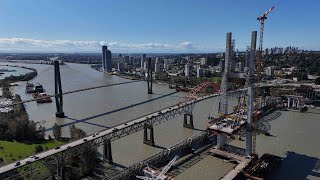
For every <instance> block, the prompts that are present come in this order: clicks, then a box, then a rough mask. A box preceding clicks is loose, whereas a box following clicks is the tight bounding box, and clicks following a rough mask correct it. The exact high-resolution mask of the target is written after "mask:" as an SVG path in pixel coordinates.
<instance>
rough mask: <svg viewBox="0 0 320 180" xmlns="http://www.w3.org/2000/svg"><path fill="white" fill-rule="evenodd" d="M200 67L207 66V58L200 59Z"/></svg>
mask: <svg viewBox="0 0 320 180" xmlns="http://www.w3.org/2000/svg"><path fill="white" fill-rule="evenodd" d="M200 65H202V66H206V65H207V58H205V57H203V58H200Z"/></svg>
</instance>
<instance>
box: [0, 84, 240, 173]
mask: <svg viewBox="0 0 320 180" xmlns="http://www.w3.org/2000/svg"><path fill="white" fill-rule="evenodd" d="M244 90H245V89H239V90H236V91H229V92H228V93H229V94H231V95H241V94H242V92H243V91H244ZM219 95H220V94H219V93H216V94H211V95H206V96H202V97H199V98H196V99H194V100H192V101H189V102H184V103H180V104H177V105H174V106H171V107H168V108H165V109H162V110H159V111H157V112H153V113H150V114H147V115H145V116H143V117H139V118H137V119H135V120H130V121H127V122H125V123H122V124H120V125H117V126H114V127H112V128H110V129H107V130H104V131H101V132H98V133H94V134H92V135H90V136H87V137H85V138H83V139H80V140H76V141H73V142H71V143H68V144H65V145H62V146H60V147H58V148H55V149H51V150H48V151H45V152H43V153H39V154H37V155H36V157H38V158H37V159H35V158H32V157H28V158H25V159H22V160H20V161H17V162H20V164H19V165H16V163H17V162H14V163H11V164H8V165H5V166H3V167H0V179H4V178H5V177H8V176H9V177H10V176H13V175H14V176H16V175H17V174H16V173H17V171H16V170H18V169H20V170H23V171H25V170H26V169H28V171H30V173H32V172H34V169H30V168H22V167H24V166H26V165H30V164H34V163H37V162H38V163H41V164H44V163H43V161H46V158H49V157H51V156H55V155H57V156H59V154H62V153H65V152H68V151H70V152H72V149H73V150H75V149H76V150H79V149H81V148H80V147H81V146H83V145H85V144H90V145H92V146H100V145H102V144H104V142H105V141H106V140H108V141H114V140H116V139H119V138H122V137H125V136H128V135H130V134H132V133H135V132H138V131H140V130H142V129H143V128H144V126H145V125H158V124H161V123H162V122H165V121H168V120H169V119H171V118H174V117H176V116H177V115H181V114H183V113H191V112H192V110H193V107H194V104H195V103H197V102H200V101H203V100H206V99H209V98H212V97H216V96H219ZM40 161H42V162H40ZM30 167H31V166H30ZM33 167H37V165H35V166H33ZM19 173H21V171H19Z"/></svg>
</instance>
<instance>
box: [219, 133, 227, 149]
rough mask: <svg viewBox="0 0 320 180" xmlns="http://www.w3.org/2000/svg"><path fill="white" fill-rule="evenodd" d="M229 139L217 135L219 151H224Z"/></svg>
mask: <svg viewBox="0 0 320 180" xmlns="http://www.w3.org/2000/svg"><path fill="white" fill-rule="evenodd" d="M226 140H227V137H225V136H224V135H222V134H218V135H217V149H222V148H223V146H224V145H225V144H226Z"/></svg>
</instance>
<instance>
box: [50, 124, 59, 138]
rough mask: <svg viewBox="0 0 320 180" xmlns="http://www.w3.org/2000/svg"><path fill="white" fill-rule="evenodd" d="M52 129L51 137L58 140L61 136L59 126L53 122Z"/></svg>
mask: <svg viewBox="0 0 320 180" xmlns="http://www.w3.org/2000/svg"><path fill="white" fill-rule="evenodd" d="M52 131H53V137H54V138H55V139H57V140H58V139H60V138H61V127H60V126H59V125H58V124H57V123H54V125H53V127H52Z"/></svg>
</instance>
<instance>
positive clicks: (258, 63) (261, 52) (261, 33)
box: [252, 6, 274, 154]
mask: <svg viewBox="0 0 320 180" xmlns="http://www.w3.org/2000/svg"><path fill="white" fill-rule="evenodd" d="M273 9H274V6H272V7H271V8H269V9H268V10H267V11H266V12H265V13H264V14H262V15H261V16H259V17H257V20H258V21H260V41H259V51H258V61H257V81H256V84H258V83H259V82H260V73H261V69H262V60H263V49H262V44H263V30H264V21H265V20H266V19H267V15H268V14H269V13H270V12H271V11H272V10H273ZM259 95H260V88H259V86H256V97H259ZM257 120H258V119H257V117H256V116H255V117H254V123H253V124H254V133H253V147H252V153H253V154H255V151H256V134H257V132H256V131H257V130H256V129H257V128H256V127H257Z"/></svg>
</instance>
